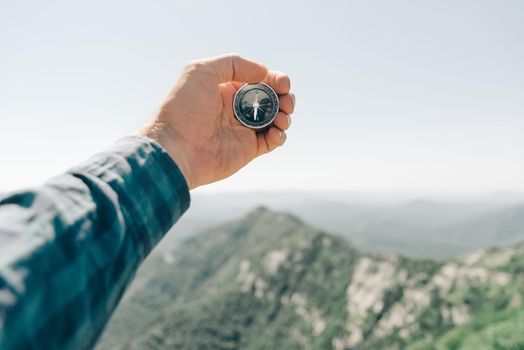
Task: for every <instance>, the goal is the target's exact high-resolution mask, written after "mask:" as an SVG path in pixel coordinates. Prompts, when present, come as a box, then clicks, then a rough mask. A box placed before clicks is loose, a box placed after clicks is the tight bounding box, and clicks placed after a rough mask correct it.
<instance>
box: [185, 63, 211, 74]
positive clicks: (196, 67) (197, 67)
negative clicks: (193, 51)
mask: <svg viewBox="0 0 524 350" xmlns="http://www.w3.org/2000/svg"><path fill="white" fill-rule="evenodd" d="M205 67H206V62H205V61H203V60H191V61H189V62H188V63H187V64H186V65H185V67H184V71H185V72H186V73H191V72H195V71H201V70H202V69H204V68H205Z"/></svg>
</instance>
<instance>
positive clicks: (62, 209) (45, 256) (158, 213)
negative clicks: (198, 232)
mask: <svg viewBox="0 0 524 350" xmlns="http://www.w3.org/2000/svg"><path fill="white" fill-rule="evenodd" d="M188 206H189V192H188V188H187V184H186V182H185V179H184V177H183V176H182V174H181V172H180V171H179V169H178V168H177V166H176V165H175V163H174V162H173V161H172V160H171V158H170V157H169V156H168V155H167V153H165V151H164V150H163V149H162V148H161V147H160V146H158V145H157V144H156V143H154V142H151V141H147V140H146V139H143V138H142V139H139V138H128V139H124V140H121V141H120V142H118V143H117V144H115V145H114V146H113V147H112V148H111V149H110V150H109V151H108V152H106V153H102V154H99V155H97V156H95V157H93V158H92V159H90V160H89V161H87V162H85V163H84V164H82V165H80V166H78V167H75V168H73V169H71V170H70V171H69V172H67V173H66V174H64V175H61V176H59V177H57V178H54V179H52V180H51V181H49V182H48V183H46V184H45V185H43V186H41V187H39V188H36V189H33V190H29V191H24V192H18V193H15V194H13V195H10V196H9V197H7V198H5V199H3V200H2V201H1V202H0V239H1V247H2V248H1V249H0V327H1V335H0V348H24V347H30V348H31V347H33V348H36V347H38V348H60V349H64V348H72V349H73V348H74V349H81V348H89V347H91V346H92V345H93V343H94V342H95V341H96V339H97V337H98V335H99V333H100V332H101V330H102V328H103V326H104V325H105V323H106V322H107V320H108V318H109V316H110V315H111V313H112V311H113V310H114V308H115V307H116V305H117V302H118V301H119V299H120V297H121V295H122V293H123V292H124V290H125V287H126V286H127V285H128V284H129V282H130V281H131V279H132V277H133V275H134V273H135V271H136V269H137V267H138V266H139V264H140V262H141V261H142V260H143V259H144V258H145V257H146V256H147V254H148V253H149V252H150V251H151V249H152V248H153V247H154V246H155V245H156V244H157V243H158V241H159V240H160V239H161V238H162V236H163V235H164V234H165V232H167V230H168V229H169V228H170V227H171V226H172V225H173V224H174V223H175V222H176V220H177V219H178V218H179V217H180V216H181V215H182V214H183V212H184V211H185V210H186V209H187V208H188Z"/></svg>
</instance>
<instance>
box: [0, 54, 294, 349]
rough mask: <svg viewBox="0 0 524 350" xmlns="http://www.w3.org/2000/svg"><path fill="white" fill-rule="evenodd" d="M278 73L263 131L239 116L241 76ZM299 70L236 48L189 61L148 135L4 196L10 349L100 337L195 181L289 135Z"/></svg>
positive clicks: (256, 78)
mask: <svg viewBox="0 0 524 350" xmlns="http://www.w3.org/2000/svg"><path fill="white" fill-rule="evenodd" d="M260 81H264V82H266V83H267V84H270V85H271V86H272V87H273V89H274V90H275V91H276V92H277V93H279V94H280V108H281V111H280V112H279V115H278V116H277V118H276V119H275V122H274V126H273V127H272V128H270V129H269V130H267V131H265V132H263V133H255V132H254V131H253V130H250V129H248V128H245V127H244V126H242V125H241V124H240V123H239V122H238V121H237V120H236V119H235V118H234V116H233V110H232V103H233V96H234V94H235V92H236V91H237V89H238V88H239V87H240V86H241V85H242V83H240V82H260ZM289 89H290V83H289V78H288V77H287V76H286V75H285V74H282V73H278V72H272V71H267V69H266V68H265V67H264V66H262V65H260V64H258V63H256V62H253V61H250V60H247V59H244V58H242V57H239V56H236V55H228V56H221V57H216V58H212V59H207V60H201V61H195V62H192V63H190V64H188V65H187V66H186V67H185V69H184V71H183V72H182V75H181V76H180V78H179V79H178V81H177V83H176V84H175V86H174V87H173V89H172V90H171V91H170V93H169V95H168V97H167V98H166V100H165V101H164V102H163V104H162V105H161V108H160V110H159V111H158V113H157V114H156V115H155V116H154V117H153V119H152V120H151V121H150V122H149V123H148V124H147V125H146V126H145V127H144V128H143V130H142V131H141V132H140V135H139V136H136V137H130V138H126V139H123V140H121V141H119V142H117V143H116V144H115V145H114V146H113V147H112V148H111V149H109V150H108V151H107V152H105V153H102V154H99V155H96V156H94V157H93V158H91V159H90V160H88V161H87V162H85V163H84V164H81V165H80V166H78V167H76V168H74V169H72V170H70V171H68V172H67V173H65V174H63V175H61V176H59V177H56V178H54V179H52V180H50V181H49V182H47V183H46V184H45V185H43V186H41V187H38V188H35V189H32V190H27V191H22V192H18V193H13V194H11V195H9V196H8V197H6V198H4V199H3V200H1V201H0V348H1V349H4V348H6V349H11V348H17V349H18V348H46V349H52V348H59V349H85V348H91V347H92V346H93V345H94V343H95V342H96V340H97V338H98V336H99V334H100V332H101V330H102V329H103V327H104V325H105V324H106V322H107V320H108V319H109V317H110V315H111V313H112V312H113V310H114V309H115V307H116V305H117V303H118V301H119V300H120V298H121V296H122V294H123V292H124V291H125V288H126V286H127V285H128V284H129V282H130V281H131V279H132V277H133V275H134V273H135V271H136V269H137V268H138V266H139V264H140V263H141V262H142V260H143V259H144V258H145V257H146V256H147V254H149V252H150V251H151V249H153V247H154V246H155V245H156V244H157V243H158V241H159V240H160V239H161V238H162V236H163V235H164V234H165V232H167V230H168V229H169V228H170V227H171V226H172V225H173V224H174V223H175V222H176V221H177V219H178V218H179V217H180V216H181V215H182V214H183V213H184V211H185V210H186V209H187V208H188V206H189V190H190V189H193V188H195V187H198V186H201V185H205V184H208V183H211V182H215V181H218V180H221V179H223V178H226V177H228V176H230V175H231V174H233V173H235V172H236V171H238V170H239V169H240V168H242V167H243V166H244V165H246V164H247V163H249V162H250V161H251V160H253V159H254V158H256V157H258V156H260V155H262V154H265V153H267V152H270V151H272V150H274V149H275V148H277V147H278V146H281V145H282V144H283V143H284V141H285V133H284V130H286V129H287V128H288V127H289V123H290V118H289V114H291V113H292V112H293V108H294V96H293V95H292V94H291V93H290V91H289Z"/></svg>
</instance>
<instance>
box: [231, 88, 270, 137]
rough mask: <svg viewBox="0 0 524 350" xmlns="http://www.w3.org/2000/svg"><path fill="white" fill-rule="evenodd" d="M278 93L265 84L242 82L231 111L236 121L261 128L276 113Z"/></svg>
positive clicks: (253, 127)
mask: <svg viewBox="0 0 524 350" xmlns="http://www.w3.org/2000/svg"><path fill="white" fill-rule="evenodd" d="M278 108H279V107H278V95H277V94H276V92H275V91H274V90H273V89H272V88H271V87H270V86H269V85H267V84H264V83H258V84H244V85H243V86H242V87H241V88H240V89H238V91H237V93H236V94H235V98H234V99H233V111H234V113H235V116H236V117H237V119H238V121H240V122H241V123H242V124H244V125H245V126H247V127H248V128H251V129H263V128H265V127H267V126H269V125H270V124H271V123H272V122H273V120H275V118H276V116H277V114H278Z"/></svg>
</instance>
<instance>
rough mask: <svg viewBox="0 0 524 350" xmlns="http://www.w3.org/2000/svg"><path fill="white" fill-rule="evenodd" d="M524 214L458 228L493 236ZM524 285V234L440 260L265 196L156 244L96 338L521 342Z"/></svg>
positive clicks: (190, 342)
mask: <svg viewBox="0 0 524 350" xmlns="http://www.w3.org/2000/svg"><path fill="white" fill-rule="evenodd" d="M417 207H418V208H420V206H419V204H417ZM519 215H520V211H519V210H518V209H515V211H514V212H512V211H503V212H501V213H499V214H498V215H497V217H496V218H495V219H494V218H493V217H490V216H489V215H486V216H485V217H484V220H485V221H483V224H481V222H482V221H478V219H474V218H472V221H471V224H468V223H467V222H466V223H459V224H457V226H456V227H464V228H463V230H464V231H462V229H460V230H459V229H457V230H458V231H456V232H457V235H459V233H460V232H466V230H470V229H475V230H476V232H479V233H482V235H481V236H479V237H483V238H479V239H482V240H484V241H483V243H485V242H487V241H489V240H490V239H493V237H492V236H491V235H490V234H484V232H488V231H489V232H492V231H493V230H492V229H490V225H493V222H499V218H500V217H501V216H504V217H505V218H506V219H507V220H509V221H510V222H511V220H513V218H514V216H519ZM474 216H475V215H474ZM506 219H505V220H506ZM459 221H460V220H459ZM382 225H384V226H386V225H387V222H384V223H382ZM497 225H498V224H497ZM502 227H503V228H504V229H503V230H499V229H497V232H499V233H498V234H499V235H501V236H502V238H503V239H506V238H507V237H506V235H507V234H508V233H509V234H510V236H512V232H514V231H515V230H516V228H515V226H512V225H509V226H502ZM435 230H437V228H435ZM472 237H474V236H472ZM459 238H460V237H459ZM499 238H501V237H497V238H496V239H499ZM513 238H514V237H513V236H512V238H511V239H513ZM460 239H462V238H460ZM428 244H429V242H428ZM523 296H524V244H518V245H514V246H509V247H505V248H491V249H485V250H480V251H477V252H474V253H473V254H470V255H468V256H465V257H461V258H456V259H451V260H447V261H440V262H439V261H433V260H428V259H413V258H407V257H405V256H401V255H396V254H391V253H387V254H386V253H365V252H362V251H361V250H359V249H357V248H355V247H354V246H352V245H351V244H350V243H348V242H347V241H346V240H345V239H343V238H341V237H340V236H336V235H332V234H328V233H326V232H323V231H322V230H319V229H316V228H313V227H312V226H310V225H308V224H306V223H304V222H303V221H302V220H300V219H299V218H297V217H296V216H294V215H290V214H286V213H281V212H273V211H270V210H268V209H266V208H258V209H256V210H254V211H251V212H249V213H248V214H247V215H245V216H244V217H242V218H241V219H239V220H235V221H231V222H229V223H226V224H223V225H220V226H217V227H215V228H212V229H208V230H206V232H204V233H201V234H199V235H196V236H194V237H192V238H190V239H188V240H186V241H184V242H183V243H177V244H175V246H174V247H172V248H170V249H167V248H166V249H164V250H160V251H158V252H157V253H156V254H154V255H153V256H152V257H151V259H149V260H148V261H147V263H146V264H145V265H144V266H143V268H142V270H141V271H140V273H139V274H138V276H137V279H136V281H135V282H134V283H133V285H132V287H131V289H130V290H129V292H128V293H127V294H126V296H125V298H124V300H123V302H122V304H121V306H120V307H119V309H118V310H117V312H116V313H115V315H114V317H113V318H112V320H111V322H110V324H109V327H108V328H107V330H106V332H105V334H104V335H103V338H102V339H101V341H100V343H99V345H98V347H97V349H98V350H104V349H335V350H342V349H411V350H413V349H475V350H477V349H522V348H524V306H523Z"/></svg>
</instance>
